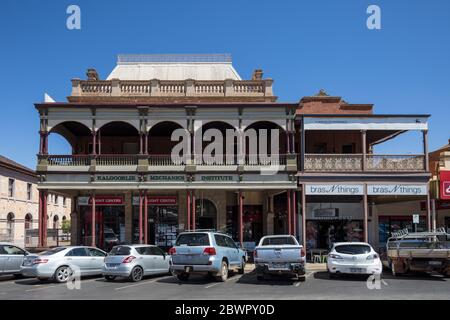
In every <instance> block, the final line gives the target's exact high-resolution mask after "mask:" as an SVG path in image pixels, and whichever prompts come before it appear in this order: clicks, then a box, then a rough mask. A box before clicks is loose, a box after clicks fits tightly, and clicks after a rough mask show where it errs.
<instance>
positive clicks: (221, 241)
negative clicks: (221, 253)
mask: <svg viewBox="0 0 450 320" xmlns="http://www.w3.org/2000/svg"><path fill="white" fill-rule="evenodd" d="M214 238H215V239H216V244H217V245H218V246H219V247H228V244H227V241H226V239H225V237H224V236H221V235H218V234H215V235H214Z"/></svg>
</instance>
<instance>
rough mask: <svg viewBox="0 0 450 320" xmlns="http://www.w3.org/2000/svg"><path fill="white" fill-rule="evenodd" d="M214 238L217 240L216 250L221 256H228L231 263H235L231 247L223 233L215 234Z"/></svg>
mask: <svg viewBox="0 0 450 320" xmlns="http://www.w3.org/2000/svg"><path fill="white" fill-rule="evenodd" d="M214 239H215V240H216V246H217V247H216V250H218V251H219V252H218V253H219V256H222V257H226V258H227V259H228V262H229V263H230V264H233V262H232V261H231V259H232V258H231V249H230V247H229V246H228V244H227V241H226V237H225V236H223V235H221V234H215V235H214Z"/></svg>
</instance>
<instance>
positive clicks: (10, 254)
mask: <svg viewBox="0 0 450 320" xmlns="http://www.w3.org/2000/svg"><path fill="white" fill-rule="evenodd" d="M3 250H4V252H6V255H5V257H6V258H5V262H4V265H3V272H4V273H19V272H20V266H21V265H22V262H23V259H24V258H25V255H26V251H25V250H22V249H20V248H18V247H16V246H13V245H3Z"/></svg>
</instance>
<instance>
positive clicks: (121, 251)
mask: <svg viewBox="0 0 450 320" xmlns="http://www.w3.org/2000/svg"><path fill="white" fill-rule="evenodd" d="M130 253H131V248H130V247H126V246H118V247H114V248H112V250H111V252H110V253H109V255H110V256H128V255H130Z"/></svg>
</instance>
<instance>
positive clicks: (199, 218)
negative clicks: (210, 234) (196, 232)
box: [195, 199, 217, 229]
mask: <svg viewBox="0 0 450 320" xmlns="http://www.w3.org/2000/svg"><path fill="white" fill-rule="evenodd" d="M195 228H196V229H216V228H217V208H216V206H215V204H214V203H213V202H212V201H211V200H208V199H198V200H197V201H196V202H195Z"/></svg>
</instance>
